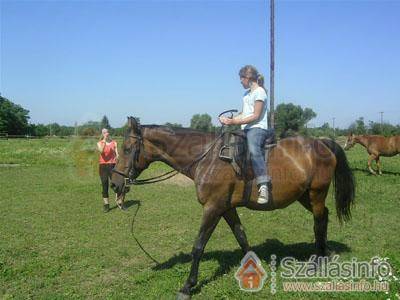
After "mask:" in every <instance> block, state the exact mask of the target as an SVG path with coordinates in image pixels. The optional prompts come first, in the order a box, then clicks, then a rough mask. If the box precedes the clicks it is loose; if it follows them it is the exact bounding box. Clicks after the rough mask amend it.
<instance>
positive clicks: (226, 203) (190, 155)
mask: <svg viewBox="0 0 400 300" xmlns="http://www.w3.org/2000/svg"><path fill="white" fill-rule="evenodd" d="M222 144H223V141H222V139H221V138H217V137H216V135H215V134H212V133H201V132H198V131H194V130H191V129H170V128H168V127H165V126H155V125H147V126H140V125H139V124H138V122H137V120H136V119H134V118H133V117H130V118H128V128H127V132H126V135H125V138H124V142H123V145H122V151H120V152H121V154H120V159H119V162H118V164H117V165H116V168H115V173H114V174H113V175H112V180H111V181H112V184H111V186H112V188H113V189H114V191H115V192H116V193H117V194H118V195H120V196H123V194H124V192H125V179H126V178H127V177H128V176H130V177H132V178H136V177H138V176H139V175H140V173H141V172H142V171H143V170H144V169H146V168H147V167H148V166H149V164H151V163H152V162H154V161H162V162H164V163H166V164H168V165H170V166H171V167H172V168H174V169H175V170H178V171H179V172H181V173H183V174H185V175H186V176H188V177H190V178H191V179H193V181H194V184H195V188H196V192H197V198H198V201H199V202H200V204H201V205H202V206H203V217H202V221H201V225H200V230H199V233H198V236H197V238H196V241H195V243H194V245H193V250H192V266H191V270H190V274H189V277H188V279H187V281H186V283H185V284H184V286H183V287H182V289H181V290H180V292H179V293H178V298H184V299H185V298H189V297H190V296H189V295H190V291H191V289H192V288H193V287H194V286H195V285H196V284H197V278H198V268H199V263H200V259H201V256H202V255H203V251H204V248H205V246H206V244H207V241H208V240H209V238H210V237H211V234H212V233H213V231H214V229H215V227H216V226H217V224H218V222H219V221H220V219H221V218H224V219H225V221H226V222H227V223H228V225H229V226H230V228H231V229H232V232H233V234H234V236H235V238H236V240H237V241H238V243H239V245H240V247H241V249H242V251H243V253H247V251H249V249H250V247H249V244H248V242H247V238H246V234H245V232H244V229H243V227H242V225H241V222H240V219H239V216H238V213H237V211H236V208H237V207H239V206H245V207H247V208H250V209H254V210H273V209H278V208H285V207H287V206H288V205H290V204H291V203H293V202H295V201H299V202H300V203H301V204H302V205H303V206H304V207H305V208H306V209H307V210H309V211H310V212H311V213H312V214H313V216H314V234H315V246H316V250H317V254H318V255H319V256H326V255H327V254H328V249H327V244H326V243H327V225H328V209H327V208H326V207H325V199H326V196H327V193H328V190H329V186H330V183H331V181H332V179H333V178H334V181H333V183H334V188H335V198H336V211H337V216H338V217H339V220H340V222H342V221H343V220H344V221H347V220H349V219H350V217H351V213H350V207H351V204H352V203H353V201H354V179H353V174H352V172H351V170H350V168H349V166H348V163H347V159H346V156H345V153H344V151H343V150H342V148H341V147H340V146H339V145H338V144H336V143H335V142H334V141H331V140H318V139H311V138H302V137H295V138H287V139H283V140H281V141H280V142H279V143H278V144H277V146H276V147H275V148H273V149H272V150H270V151H269V152H270V153H269V163H268V165H269V173H270V175H271V176H272V196H273V199H272V200H271V201H270V202H268V203H267V204H258V203H257V197H258V190H257V185H256V183H255V180H253V179H252V178H239V177H238V176H237V175H236V173H235V172H234V170H233V168H232V166H231V165H230V164H229V163H227V162H224V161H222V160H221V159H220V158H219V157H218V154H219V150H220V148H221V146H222Z"/></svg>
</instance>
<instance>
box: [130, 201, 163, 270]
mask: <svg viewBox="0 0 400 300" xmlns="http://www.w3.org/2000/svg"><path fill="white" fill-rule="evenodd" d="M139 209H140V202H138V204H137V208H136V211H135V213H134V214H133V217H132V222H131V234H132V237H133V238H134V240H135V242H136V244H137V245H138V246H139V248H140V249H142V251H143V252H144V254H146V256H147V257H148V258H150V259H151V260H152V261H153V262H155V263H156V264H157V265H159V264H160V263H159V262H158V261H157V260H156V259H155V258H154V257H153V256H151V255H150V253H149V252H147V251H146V249H144V247H143V246H142V244H140V242H139V240H138V239H137V238H136V236H135V233H134V232H133V224H134V223H135V218H136V215H137V213H138V211H139Z"/></svg>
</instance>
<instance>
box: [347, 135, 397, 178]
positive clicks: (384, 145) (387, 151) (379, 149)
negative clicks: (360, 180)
mask: <svg viewBox="0 0 400 300" xmlns="http://www.w3.org/2000/svg"><path fill="white" fill-rule="evenodd" d="M356 143H359V144H360V145H363V146H364V147H365V148H366V149H367V151H368V154H369V158H368V169H369V171H370V172H371V174H373V175H376V172H375V171H374V170H373V169H372V167H371V162H372V160H375V162H376V165H377V167H378V173H379V175H382V166H381V161H380V159H379V157H380V156H389V157H390V156H395V155H396V154H399V153H400V136H399V135H397V136H391V137H384V136H381V135H354V134H353V133H350V134H349V136H348V137H347V140H346V144H345V145H344V149H345V150H348V149H350V148H351V147H353V146H354V145H355V144H356Z"/></svg>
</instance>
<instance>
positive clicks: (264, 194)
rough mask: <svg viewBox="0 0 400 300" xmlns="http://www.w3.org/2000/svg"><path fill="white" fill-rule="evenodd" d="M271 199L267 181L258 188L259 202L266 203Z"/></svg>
mask: <svg viewBox="0 0 400 300" xmlns="http://www.w3.org/2000/svg"><path fill="white" fill-rule="evenodd" d="M268 201H269V191H268V186H267V184H266V183H263V184H261V185H260V187H259V189H258V199H257V203H258V204H266V203H268Z"/></svg>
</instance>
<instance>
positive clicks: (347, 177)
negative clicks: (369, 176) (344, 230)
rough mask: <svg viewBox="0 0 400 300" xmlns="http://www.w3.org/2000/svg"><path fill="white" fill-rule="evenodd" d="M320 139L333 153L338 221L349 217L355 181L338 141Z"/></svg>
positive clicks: (347, 219)
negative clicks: (334, 158)
mask: <svg viewBox="0 0 400 300" xmlns="http://www.w3.org/2000/svg"><path fill="white" fill-rule="evenodd" d="M321 141H322V142H323V143H324V144H325V145H326V146H327V147H328V148H329V149H330V150H331V151H332V152H333V153H334V154H335V156H336V169H335V178H334V181H333V187H334V189H335V200H336V213H337V216H338V218H339V222H340V223H341V224H342V223H343V221H349V220H350V219H351V211H350V209H351V206H352V205H353V204H354V196H355V181H354V176H353V172H352V171H351V169H350V167H349V163H348V161H347V157H346V154H345V153H344V150H343V149H342V147H340V145H339V144H338V143H336V142H335V141H334V140H330V139H321Z"/></svg>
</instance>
